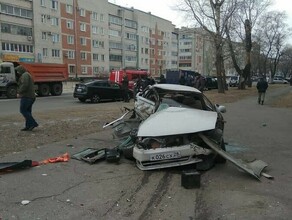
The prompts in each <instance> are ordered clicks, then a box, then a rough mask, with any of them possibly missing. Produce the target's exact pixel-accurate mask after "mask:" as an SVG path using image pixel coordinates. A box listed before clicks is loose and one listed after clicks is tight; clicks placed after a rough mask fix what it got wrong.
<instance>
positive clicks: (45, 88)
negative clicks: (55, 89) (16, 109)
mask: <svg viewBox="0 0 292 220" xmlns="http://www.w3.org/2000/svg"><path fill="white" fill-rule="evenodd" d="M37 94H38V95H39V96H49V95H50V86H49V85H48V84H40V85H39V88H38V93H37Z"/></svg>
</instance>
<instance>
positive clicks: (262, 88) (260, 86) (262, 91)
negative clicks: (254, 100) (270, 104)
mask: <svg viewBox="0 0 292 220" xmlns="http://www.w3.org/2000/svg"><path fill="white" fill-rule="evenodd" d="M268 87H269V85H268V83H267V81H266V80H264V78H263V77H261V78H260V80H259V81H258V83H257V90H258V95H259V96H258V103H259V104H262V105H263V104H264V101H265V95H266V91H267V88H268Z"/></svg>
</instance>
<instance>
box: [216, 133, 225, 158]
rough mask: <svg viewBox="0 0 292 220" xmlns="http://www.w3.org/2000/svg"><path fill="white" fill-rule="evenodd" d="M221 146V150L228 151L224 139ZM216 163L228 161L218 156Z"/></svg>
mask: <svg viewBox="0 0 292 220" xmlns="http://www.w3.org/2000/svg"><path fill="white" fill-rule="evenodd" d="M220 146H221V149H222V150H223V151H226V146H225V142H224V139H222V141H221V144H220ZM215 162H216V163H226V159H225V158H224V157H222V156H221V155H219V154H217V155H216V157H215Z"/></svg>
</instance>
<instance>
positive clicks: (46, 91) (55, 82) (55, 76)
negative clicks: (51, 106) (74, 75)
mask: <svg viewBox="0 0 292 220" xmlns="http://www.w3.org/2000/svg"><path fill="white" fill-rule="evenodd" d="M18 65H22V66H23V67H24V68H25V69H26V70H27V71H28V72H29V73H30V74H31V76H32V78H33V80H34V83H35V89H36V93H37V94H38V95H39V96H48V95H50V94H51V95H53V96H58V95H61V94H62V92H63V82H64V81H66V80H68V67H67V65H66V64H53V63H11V62H3V63H0V95H3V94H4V95H6V96H7V97H8V98H15V97H16V94H17V76H16V74H15V67H16V66H18Z"/></svg>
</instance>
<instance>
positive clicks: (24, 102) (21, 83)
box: [15, 65, 39, 131]
mask: <svg viewBox="0 0 292 220" xmlns="http://www.w3.org/2000/svg"><path fill="white" fill-rule="evenodd" d="M15 70H16V74H17V77H18V90H17V97H18V98H20V113H21V114H22V115H23V117H24V119H25V127H24V128H22V129H21V131H32V130H33V129H34V128H36V127H38V126H39V125H38V123H37V122H36V121H35V119H34V118H33V116H32V106H33V104H34V102H35V100H36V96H35V89H34V81H33V79H32V77H31V75H30V74H29V73H28V72H27V71H26V69H25V68H24V67H23V66H21V65H19V66H18V67H16V68H15Z"/></svg>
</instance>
